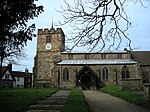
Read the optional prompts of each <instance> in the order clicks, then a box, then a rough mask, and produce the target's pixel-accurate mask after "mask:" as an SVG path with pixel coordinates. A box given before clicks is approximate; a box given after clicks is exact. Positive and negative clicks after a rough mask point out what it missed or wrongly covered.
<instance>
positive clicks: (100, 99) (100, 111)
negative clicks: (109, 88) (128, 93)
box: [83, 90, 150, 112]
mask: <svg viewBox="0 0 150 112" xmlns="http://www.w3.org/2000/svg"><path fill="white" fill-rule="evenodd" d="M83 93H84V96H85V100H86V102H87V104H88V105H89V108H90V110H91V111H92V112H150V110H147V109H144V108H142V107H140V106H137V105H134V104H132V103H129V102H127V101H124V100H122V99H120V98H117V97H114V96H111V95H109V94H105V93H102V92H98V91H90V90H85V91H83Z"/></svg>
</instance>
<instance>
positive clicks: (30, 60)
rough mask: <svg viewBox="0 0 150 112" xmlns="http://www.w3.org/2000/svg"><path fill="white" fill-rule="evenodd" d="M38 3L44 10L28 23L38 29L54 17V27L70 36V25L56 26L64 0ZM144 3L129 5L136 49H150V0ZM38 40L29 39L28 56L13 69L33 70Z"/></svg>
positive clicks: (130, 32)
mask: <svg viewBox="0 0 150 112" xmlns="http://www.w3.org/2000/svg"><path fill="white" fill-rule="evenodd" d="M142 1H145V0H142ZM36 3H37V5H43V6H44V12H43V13H42V14H40V15H39V17H38V18H35V19H34V20H31V21H30V22H29V23H28V24H29V25H30V24H32V23H35V24H36V28H37V29H41V28H43V29H44V28H51V25H52V18H53V22H54V27H61V28H62V29H63V31H64V33H65V35H66V36H69V30H70V29H71V28H70V27H69V26H56V24H57V23H58V22H59V21H62V20H63V17H62V15H61V14H60V13H58V12H57V11H56V9H57V10H60V5H63V0H38V1H37V2H36ZM144 5H145V6H146V7H147V8H141V7H140V5H139V4H133V3H131V4H129V5H128V7H127V13H128V16H129V18H130V20H132V25H133V26H134V27H132V28H131V29H130V30H129V37H130V38H131V40H132V48H135V50H150V1H149V2H144ZM37 29H36V32H35V33H36V34H37ZM36 42H37V38H33V40H32V41H28V45H27V47H25V48H24V49H25V50H24V52H25V53H26V54H27V57H26V58H25V59H23V60H19V61H18V63H19V64H20V65H19V66H16V65H13V70H19V71H24V70H25V68H28V69H29V71H31V72H32V68H33V66H34V57H35V54H36Z"/></svg>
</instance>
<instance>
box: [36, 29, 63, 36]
mask: <svg viewBox="0 0 150 112" xmlns="http://www.w3.org/2000/svg"><path fill="white" fill-rule="evenodd" d="M46 34H63V35H64V32H63V30H62V29H61V28H50V29H48V28H45V29H38V35H46Z"/></svg>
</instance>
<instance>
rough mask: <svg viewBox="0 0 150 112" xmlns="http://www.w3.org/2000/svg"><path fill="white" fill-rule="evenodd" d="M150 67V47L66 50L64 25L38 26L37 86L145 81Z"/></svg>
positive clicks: (85, 86)
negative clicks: (141, 48) (59, 26)
mask: <svg viewBox="0 0 150 112" xmlns="http://www.w3.org/2000/svg"><path fill="white" fill-rule="evenodd" d="M141 56H144V57H141ZM149 70H150V52H149V51H115V52H111V51H109V52H102V51H100V52H94V51H93V52H86V51H84V52H82V51H79V52H77V51H76V52H75V51H72V52H66V51H65V34H64V32H63V30H62V29H61V28H56V29H55V28H50V29H38V33H37V51H36V56H35V58H34V67H33V81H34V86H35V87H36V86H37V87H38V86H43V87H45V86H48V87H62V88H64V87H65V88H72V87H78V88H81V89H83V90H85V89H92V90H95V89H97V88H100V87H103V86H105V85H111V84H117V85H122V84H128V85H136V84H137V85H141V84H142V83H143V82H149V81H150V72H149Z"/></svg>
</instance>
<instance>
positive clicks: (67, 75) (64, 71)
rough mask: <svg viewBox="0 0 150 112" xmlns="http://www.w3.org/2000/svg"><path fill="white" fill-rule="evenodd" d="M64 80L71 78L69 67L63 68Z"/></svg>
mask: <svg viewBox="0 0 150 112" xmlns="http://www.w3.org/2000/svg"><path fill="white" fill-rule="evenodd" d="M63 80H64V81H67V80H69V70H68V69H67V68H65V69H64V70H63Z"/></svg>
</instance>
